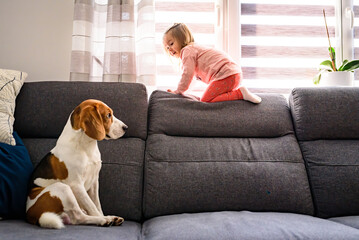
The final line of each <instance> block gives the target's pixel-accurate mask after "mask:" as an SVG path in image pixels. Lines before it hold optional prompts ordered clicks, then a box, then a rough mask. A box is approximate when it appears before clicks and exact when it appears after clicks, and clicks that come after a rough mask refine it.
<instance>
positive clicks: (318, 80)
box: [313, 60, 332, 85]
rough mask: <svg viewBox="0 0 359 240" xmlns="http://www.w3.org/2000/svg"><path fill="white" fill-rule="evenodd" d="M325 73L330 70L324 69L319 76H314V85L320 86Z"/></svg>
mask: <svg viewBox="0 0 359 240" xmlns="http://www.w3.org/2000/svg"><path fill="white" fill-rule="evenodd" d="M328 61H329V60H328ZM323 72H328V70H326V69H322V70H320V72H319V73H317V75H315V76H314V78H313V83H314V84H315V85H318V84H319V82H320V79H321V78H322V73H323ZM330 72H332V71H330Z"/></svg>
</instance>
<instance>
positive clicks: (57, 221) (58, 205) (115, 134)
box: [26, 99, 127, 229]
mask: <svg viewBox="0 0 359 240" xmlns="http://www.w3.org/2000/svg"><path fill="white" fill-rule="evenodd" d="M126 130H127V126H126V125H125V124H124V123H123V122H121V121H120V120H119V119H117V118H116V117H115V116H114V115H113V111H112V109H111V108H109V107H108V106H107V105H106V104H105V103H103V102H101V101H98V100H94V99H89V100H86V101H84V102H82V103H81V104H80V105H79V106H77V107H76V108H75V109H74V110H73V112H72V113H71V115H70V117H69V119H68V121H67V123H66V125H65V128H64V129H63V131H62V133H61V135H60V137H59V139H58V140H57V143H56V146H55V147H54V148H53V149H52V150H51V151H50V153H48V154H47V155H46V156H45V157H44V158H43V159H42V160H41V162H40V163H39V164H38V165H37V167H36V168H35V170H34V172H33V175H32V178H31V182H30V191H29V195H28V199H27V204H26V217H27V220H28V222H30V223H32V224H38V225H40V226H41V227H45V228H57V229H60V228H63V227H64V224H95V225H100V226H111V225H120V224H122V222H123V221H124V220H123V218H121V217H117V216H104V215H103V212H102V208H101V204H100V199H99V172H100V169H101V154H100V151H99V149H98V145H97V141H100V140H103V139H117V138H120V137H122V136H123V135H124V133H125V131H126Z"/></svg>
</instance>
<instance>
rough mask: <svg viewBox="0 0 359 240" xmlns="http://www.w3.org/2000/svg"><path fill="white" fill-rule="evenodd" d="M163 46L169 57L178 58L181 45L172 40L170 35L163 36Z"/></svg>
mask: <svg viewBox="0 0 359 240" xmlns="http://www.w3.org/2000/svg"><path fill="white" fill-rule="evenodd" d="M163 46H164V48H165V49H166V50H167V51H168V53H169V54H170V55H171V56H173V57H176V58H179V57H180V53H181V49H182V48H181V44H180V43H179V42H178V41H177V40H176V39H174V38H173V37H172V35H171V34H170V33H167V34H165V35H164V36H163Z"/></svg>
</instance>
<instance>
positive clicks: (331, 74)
mask: <svg viewBox="0 0 359 240" xmlns="http://www.w3.org/2000/svg"><path fill="white" fill-rule="evenodd" d="M323 15H324V21H325V27H326V30H327V37H328V41H329V48H328V50H329V56H330V60H325V61H323V62H321V63H320V64H319V68H318V70H319V72H318V74H317V75H315V77H314V78H313V82H314V84H319V82H320V81H321V80H322V82H324V81H325V85H328V86H352V85H353V80H354V70H356V69H358V68H359V60H352V61H348V60H344V61H343V63H342V65H341V66H340V67H339V68H337V67H336V64H335V60H336V58H335V50H334V48H332V47H331V44H330V38H329V31H328V26H327V21H326V18H325V10H324V9H323Z"/></svg>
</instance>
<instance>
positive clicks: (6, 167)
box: [0, 132, 33, 218]
mask: <svg viewBox="0 0 359 240" xmlns="http://www.w3.org/2000/svg"><path fill="white" fill-rule="evenodd" d="M13 136H14V138H15V141H16V146H12V145H9V144H6V143H0V217H4V218H20V217H24V215H25V205H26V198H27V186H28V180H29V178H30V175H31V173H32V170H33V165H32V163H31V160H30V156H29V153H28V151H27V149H26V147H25V146H24V144H23V142H22V140H21V138H20V137H19V135H18V134H17V133H16V132H13Z"/></svg>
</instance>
